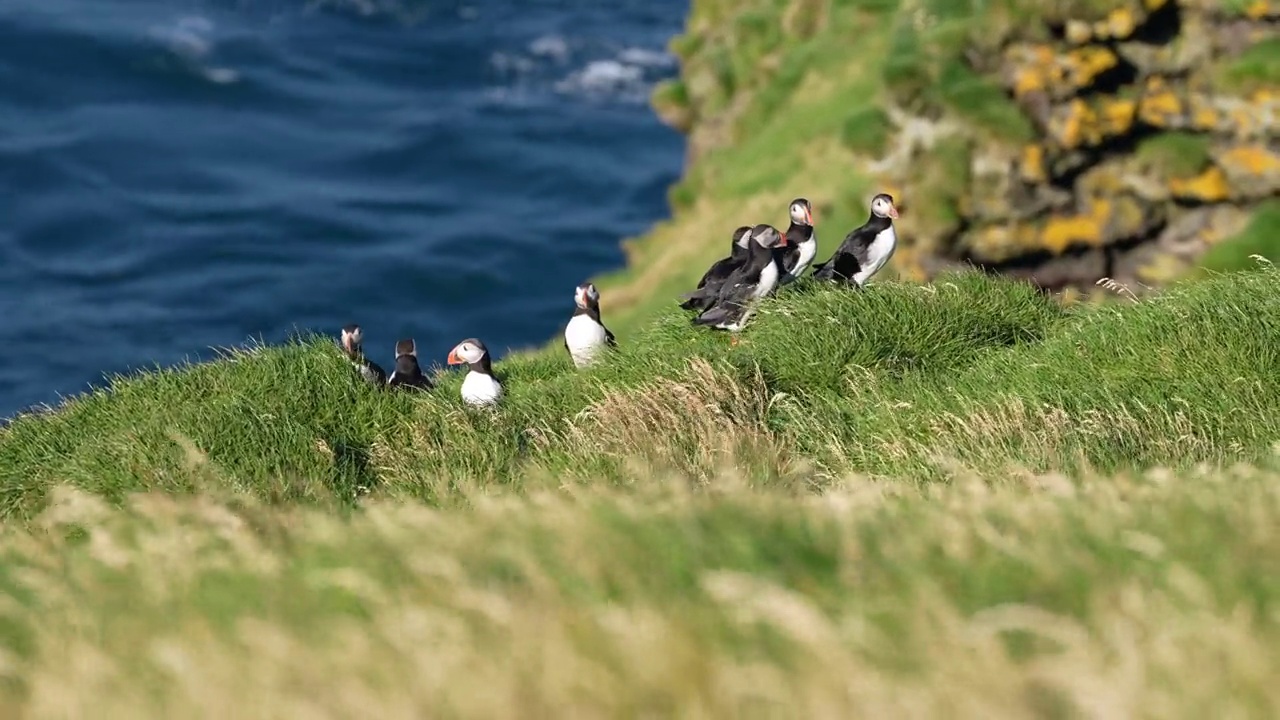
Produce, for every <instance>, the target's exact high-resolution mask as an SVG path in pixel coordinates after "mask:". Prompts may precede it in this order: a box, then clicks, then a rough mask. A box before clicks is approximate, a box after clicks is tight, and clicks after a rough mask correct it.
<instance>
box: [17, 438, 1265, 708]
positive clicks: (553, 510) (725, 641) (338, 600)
mask: <svg viewBox="0 0 1280 720" xmlns="http://www.w3.org/2000/svg"><path fill="white" fill-rule="evenodd" d="M1268 464H1269V465H1270V467H1272V468H1274V467H1275V463H1273V462H1269V463H1268ZM650 477H651V480H650V481H648V482H647V483H645V484H643V485H640V484H637V485H634V486H632V487H631V488H629V489H628V490H625V491H623V490H594V489H593V490H583V491H579V492H571V493H565V492H536V493H533V494H531V495H529V496H527V497H525V498H515V497H510V498H506V499H483V498H472V499H473V501H474V502H473V505H472V507H470V508H469V509H467V510H439V509H432V508H428V507H425V506H423V505H420V504H417V503H392V502H376V503H371V504H369V505H368V506H367V507H366V508H365V509H364V510H363V511H362V512H360V513H358V514H357V515H355V516H353V517H349V518H345V519H344V518H341V517H339V516H335V515H333V514H331V513H325V512H323V511H320V510H315V509H299V508H292V509H289V508H280V507H274V508H273V507H267V506H264V505H263V504H261V502H260V501H258V500H256V499H252V498H249V497H245V496H238V497H237V496H222V497H214V496H204V497H198V498H186V499H183V498H176V497H173V496H169V495H162V494H150V495H140V496H136V497H133V498H131V499H130V500H129V501H128V502H127V503H126V504H125V506H124V507H123V509H117V508H112V507H110V506H108V505H107V504H106V503H104V502H103V501H102V500H101V499H100V498H98V497H96V496H93V495H91V494H88V493H85V492H83V491H81V490H75V489H70V488H62V489H59V490H57V491H56V492H55V493H54V499H53V502H52V503H51V505H50V506H49V507H48V509H46V510H45V511H44V512H43V513H42V514H41V515H40V516H39V517H38V518H36V519H35V520H34V521H33V524H32V528H33V529H34V530H36V532H34V533H31V532H27V531H25V530H17V529H12V528H11V529H9V531H8V532H7V533H6V534H5V537H4V539H3V560H2V561H0V583H2V584H3V587H4V590H5V593H4V594H5V597H6V600H5V602H4V613H3V618H4V619H3V623H2V624H0V629H2V630H3V632H2V633H0V637H3V638H4V645H5V647H6V650H5V652H4V654H3V662H2V663H0V672H3V675H4V677H5V678H6V679H7V681H8V682H7V683H6V684H5V686H4V688H5V692H4V694H3V696H2V697H3V701H2V702H0V712H3V714H4V715H5V716H6V717H17V716H19V714H20V713H25V714H26V716H29V717H93V718H140V717H182V718H204V717H207V718H215V717H217V718H223V717H235V718H268V717H270V718H284V717H288V718H322V717H335V718H336V717H378V718H422V717H477V718H479V717H483V718H507V717H510V718H517V717H518V718H542V717H545V718H551V717H556V718H559V717H654V716H660V717H735V718H754V717H797V718H852V717H894V718H899V717H972V718H992V717H1095V718H1103V717H1125V718H1137V717H1152V718H1154V717H1161V718H1168V717H1188V718H1191V717H1195V718H1203V717H1274V716H1275V714H1276V713H1277V712H1280V683H1276V682H1275V678H1276V677H1277V676H1280V613H1278V612H1277V607H1280V605H1278V604H1277V600H1280V474H1278V473H1277V472H1276V471H1275V470H1274V469H1271V470H1263V469H1256V468H1248V467H1236V468H1228V469H1218V470H1208V469H1200V470H1197V469H1189V470H1186V471H1183V472H1178V473H1174V472H1169V471H1161V470H1156V471H1150V472H1147V473H1142V474H1129V475H1120V476H1115V477H1100V476H1094V475H1091V474H1087V473H1086V474H1084V475H1083V476H1082V477H1081V478H1080V479H1078V480H1077V479H1071V478H1068V477H1066V476H1062V475H1056V474H1051V475H1041V476H1037V475H1033V474H1030V473H1013V474H1006V475H999V476H978V475H974V474H971V473H968V472H965V471H963V470H957V471H956V475H955V476H954V479H953V481H952V482H950V483H948V484H945V485H935V486H928V487H914V486H911V485H907V484H903V483H890V482H876V481H871V480H868V479H865V478H858V477H848V478H844V479H842V480H841V481H839V482H837V483H834V484H832V485H830V487H829V488H828V489H827V491H825V492H824V493H822V494H814V495H803V494H802V495H796V494H792V493H783V492H779V491H776V490H760V489H752V488H750V487H749V486H748V484H747V483H746V482H745V479H744V478H742V477H741V476H738V475H734V474H727V475H718V476H716V477H715V478H714V479H713V480H711V481H710V482H708V483H705V484H703V485H702V486H701V488H702V489H701V490H700V491H696V492H695V491H691V490H690V489H689V485H688V483H687V481H686V480H683V479H679V478H670V479H669V480H664V479H662V478H663V477H664V476H662V475H661V474H656V475H651V476H650Z"/></svg>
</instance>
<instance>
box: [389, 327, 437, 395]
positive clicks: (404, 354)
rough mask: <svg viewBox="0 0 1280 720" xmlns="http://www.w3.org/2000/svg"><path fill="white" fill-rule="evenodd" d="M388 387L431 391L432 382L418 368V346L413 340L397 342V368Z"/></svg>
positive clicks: (393, 371)
mask: <svg viewBox="0 0 1280 720" xmlns="http://www.w3.org/2000/svg"><path fill="white" fill-rule="evenodd" d="M387 387H393V388H397V389H408V388H415V389H418V390H430V389H431V381H430V380H428V379H427V376H426V375H423V374H422V368H420V367H418V345H417V343H415V342H414V341H413V340H412V339H406V340H397V341H396V366H395V369H394V370H392V371H391V377H389V378H387Z"/></svg>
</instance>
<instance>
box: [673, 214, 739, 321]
mask: <svg viewBox="0 0 1280 720" xmlns="http://www.w3.org/2000/svg"><path fill="white" fill-rule="evenodd" d="M750 233H751V228H750V227H749V226H747V225H743V226H742V227H740V228H738V229H737V230H734V231H733V243H732V244H731V245H730V246H729V257H726V258H721V259H720V260H717V261H715V262H714V263H712V265H711V267H710V268H709V269H708V270H707V272H706V273H704V274H703V276H702V279H701V280H699V281H698V287H697V288H695V289H694V291H693V292H689V293H685V294H684V295H683V296H681V299H682V300H683V302H681V303H680V307H681V308H683V309H685V310H699V311H702V310H706V309H707V308H709V307H711V306H712V305H713V304H715V301H716V294H717V293H718V292H719V291H720V286H721V285H724V281H725V280H728V279H729V276H730V275H732V274H733V271H734V270H737V269H738V268H739V267H742V264H743V263H745V262H746V261H747V250H748V247H749V243H750V242H751V238H750Z"/></svg>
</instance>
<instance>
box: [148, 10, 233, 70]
mask: <svg viewBox="0 0 1280 720" xmlns="http://www.w3.org/2000/svg"><path fill="white" fill-rule="evenodd" d="M215 29H216V26H215V25H214V23H213V21H212V20H209V19H208V18H205V17H201V16H198V15H188V16H185V17H181V18H179V19H178V20H177V21H176V22H175V23H173V24H172V25H157V26H153V27H152V28H151V29H150V30H149V31H148V33H147V34H148V35H149V36H150V37H151V38H152V39H153V40H155V41H156V42H158V43H160V44H161V45H163V46H164V47H165V49H166V50H168V51H169V52H171V53H173V54H174V55H175V56H176V57H177V58H178V59H179V60H180V61H181V62H182V63H183V64H184V65H186V66H187V67H188V69H189V70H191V71H192V72H193V73H195V74H196V75H199V76H200V77H202V78H204V79H205V80H208V81H209V82H211V83H214V84H216V85H229V84H231V83H234V82H236V81H238V80H239V79H240V73H239V72H237V71H236V70H234V69H232V68H229V67H215V66H213V65H211V64H209V63H208V60H209V58H210V56H211V55H213V53H214V50H215V48H216V43H215V41H214V39H213V37H212V36H213V33H214V30H215Z"/></svg>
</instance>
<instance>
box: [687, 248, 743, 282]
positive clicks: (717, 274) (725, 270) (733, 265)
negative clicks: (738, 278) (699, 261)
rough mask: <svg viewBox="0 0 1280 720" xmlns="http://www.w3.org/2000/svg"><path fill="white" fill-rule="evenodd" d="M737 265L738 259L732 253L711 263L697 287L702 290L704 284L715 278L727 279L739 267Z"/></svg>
mask: <svg viewBox="0 0 1280 720" xmlns="http://www.w3.org/2000/svg"><path fill="white" fill-rule="evenodd" d="M737 266H738V261H737V259H736V258H734V257H733V256H732V255H730V256H729V257H726V258H720V259H719V260H717V261H715V262H713V263H711V267H709V268H707V271H706V272H705V273H703V275H702V279H701V280H699V281H698V287H697V288H696V289H698V290H701V289H702V287H703V286H704V285H706V284H707V283H708V282H711V281H714V280H720V281H723V280H725V279H726V278H728V277H729V276H730V275H732V274H733V271H734V270H736V269H738V268H737Z"/></svg>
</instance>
